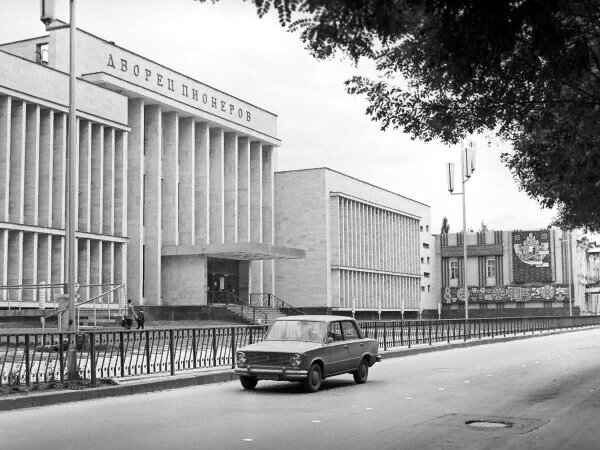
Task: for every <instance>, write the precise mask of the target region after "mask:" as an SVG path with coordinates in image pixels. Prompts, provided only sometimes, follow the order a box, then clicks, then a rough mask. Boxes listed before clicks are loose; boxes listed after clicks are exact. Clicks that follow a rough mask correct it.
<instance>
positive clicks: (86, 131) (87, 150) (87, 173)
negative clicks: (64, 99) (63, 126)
mask: <svg viewBox="0 0 600 450" xmlns="http://www.w3.org/2000/svg"><path fill="white" fill-rule="evenodd" d="M79 123H80V126H79V180H78V181H79V184H78V186H79V216H78V217H79V227H78V229H79V230H80V231H90V225H91V215H90V210H91V205H92V203H91V190H92V158H91V153H92V123H91V122H89V121H87V120H80V121H79Z"/></svg>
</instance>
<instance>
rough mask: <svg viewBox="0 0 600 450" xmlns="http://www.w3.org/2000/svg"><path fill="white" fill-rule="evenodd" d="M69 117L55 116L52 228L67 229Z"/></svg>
mask: <svg viewBox="0 0 600 450" xmlns="http://www.w3.org/2000/svg"><path fill="white" fill-rule="evenodd" d="M66 152H67V115H66V114H64V113H55V114H54V138H53V155H54V156H53V159H52V226H53V227H55V228H65V213H66V195H67V191H66V180H67V178H66V174H67V172H66V170H65V167H66V163H67V153H66Z"/></svg>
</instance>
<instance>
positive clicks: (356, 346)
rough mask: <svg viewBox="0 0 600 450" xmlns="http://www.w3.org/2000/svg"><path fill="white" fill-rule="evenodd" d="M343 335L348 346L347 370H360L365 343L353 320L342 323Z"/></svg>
mask: <svg viewBox="0 0 600 450" xmlns="http://www.w3.org/2000/svg"><path fill="white" fill-rule="evenodd" d="M342 333H343V334H344V342H345V343H346V345H347V346H348V354H349V357H348V367H347V370H354V369H356V368H358V366H359V364H360V361H361V359H362V355H363V351H364V345H365V343H364V341H363V340H362V339H361V337H360V334H359V333H358V330H357V329H356V324H355V323H354V322H353V321H351V320H345V321H343V322H342Z"/></svg>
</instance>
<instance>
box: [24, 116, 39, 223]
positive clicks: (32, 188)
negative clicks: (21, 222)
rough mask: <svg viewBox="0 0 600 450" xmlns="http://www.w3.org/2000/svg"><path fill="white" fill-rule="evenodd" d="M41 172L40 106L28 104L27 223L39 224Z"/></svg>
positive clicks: (25, 201) (25, 200)
mask: <svg viewBox="0 0 600 450" xmlns="http://www.w3.org/2000/svg"><path fill="white" fill-rule="evenodd" d="M39 172H40V107H39V105H29V106H27V125H26V132H25V178H24V179H23V185H24V212H25V223H27V224H30V225H37V224H38V213H39V210H38V199H39V188H40V186H39V179H40V177H39Z"/></svg>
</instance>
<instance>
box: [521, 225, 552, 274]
mask: <svg viewBox="0 0 600 450" xmlns="http://www.w3.org/2000/svg"><path fill="white" fill-rule="evenodd" d="M512 243H513V249H512V260H513V279H514V282H515V283H529V282H532V281H540V282H549V281H552V268H551V254H550V251H551V250H550V231H549V230H540V231H513V233H512Z"/></svg>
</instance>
